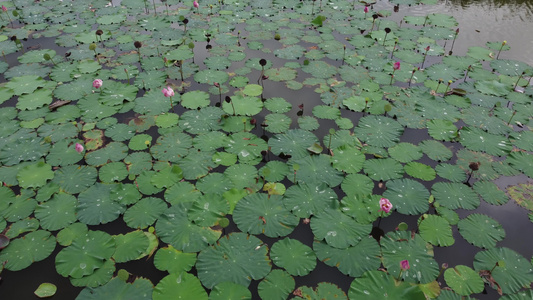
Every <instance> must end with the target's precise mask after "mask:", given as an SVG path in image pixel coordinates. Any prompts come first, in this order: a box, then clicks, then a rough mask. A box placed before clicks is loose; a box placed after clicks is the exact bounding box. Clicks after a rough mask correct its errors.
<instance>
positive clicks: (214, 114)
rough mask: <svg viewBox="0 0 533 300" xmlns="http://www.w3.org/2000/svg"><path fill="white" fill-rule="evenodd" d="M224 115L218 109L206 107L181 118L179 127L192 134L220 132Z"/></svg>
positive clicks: (189, 112)
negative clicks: (221, 119)
mask: <svg viewBox="0 0 533 300" xmlns="http://www.w3.org/2000/svg"><path fill="white" fill-rule="evenodd" d="M223 114H224V111H222V110H221V109H220V108H218V107H206V108H203V109H200V110H194V111H187V112H185V113H183V114H182V115H181V116H180V120H179V127H182V128H183V129H184V130H185V131H187V132H189V133H192V134H199V133H207V132H209V131H213V130H220V128H221V126H220V118H221V116H222V115H223Z"/></svg>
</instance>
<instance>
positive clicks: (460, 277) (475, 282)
mask: <svg viewBox="0 0 533 300" xmlns="http://www.w3.org/2000/svg"><path fill="white" fill-rule="evenodd" d="M444 280H446V284H447V285H448V286H449V287H451V288H452V289H453V290H454V291H455V292H456V293H458V294H459V295H465V296H468V295H470V294H477V293H480V292H482V291H483V288H484V284H483V280H482V279H481V277H479V274H478V273H477V272H476V271H474V270H472V269H470V268H469V267H467V266H463V265H458V266H455V267H454V268H450V269H447V270H446V271H445V272H444Z"/></svg>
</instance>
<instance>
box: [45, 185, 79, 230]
mask: <svg viewBox="0 0 533 300" xmlns="http://www.w3.org/2000/svg"><path fill="white" fill-rule="evenodd" d="M77 204H78V201H77V200H76V197H74V196H72V195H69V194H64V193H59V194H56V195H54V196H53V198H52V199H50V200H48V201H46V202H43V203H41V204H39V205H37V207H36V208H35V217H36V218H37V219H39V221H40V223H41V227H42V228H44V229H47V230H52V231H55V230H59V229H63V228H65V227H67V226H68V225H70V224H71V223H74V222H75V221H76V220H77V218H76V206H77Z"/></svg>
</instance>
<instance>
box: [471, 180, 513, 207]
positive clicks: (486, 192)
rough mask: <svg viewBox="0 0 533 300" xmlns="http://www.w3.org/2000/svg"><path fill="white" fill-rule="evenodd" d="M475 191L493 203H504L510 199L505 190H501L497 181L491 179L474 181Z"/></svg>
mask: <svg viewBox="0 0 533 300" xmlns="http://www.w3.org/2000/svg"><path fill="white" fill-rule="evenodd" d="M474 191H476V192H477V193H478V194H479V195H480V196H481V198H483V200H485V202H488V203H490V204H492V205H502V204H505V203H507V201H508V200H509V198H508V197H507V195H506V194H505V192H504V191H502V190H500V188H498V186H497V185H496V184H495V183H493V182H490V181H477V182H476V183H474Z"/></svg>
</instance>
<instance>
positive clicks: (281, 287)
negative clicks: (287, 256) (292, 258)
mask: <svg viewBox="0 0 533 300" xmlns="http://www.w3.org/2000/svg"><path fill="white" fill-rule="evenodd" d="M294 286H295V283H294V278H292V276H290V275H289V273H287V272H285V271H283V270H279V269H278V270H272V272H270V274H268V275H267V277H265V279H263V280H262V281H261V282H260V283H259V285H258V287H257V290H258V292H259V296H260V297H261V299H280V300H281V299H287V297H288V296H289V295H290V293H291V292H292V291H293V290H294Z"/></svg>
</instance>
